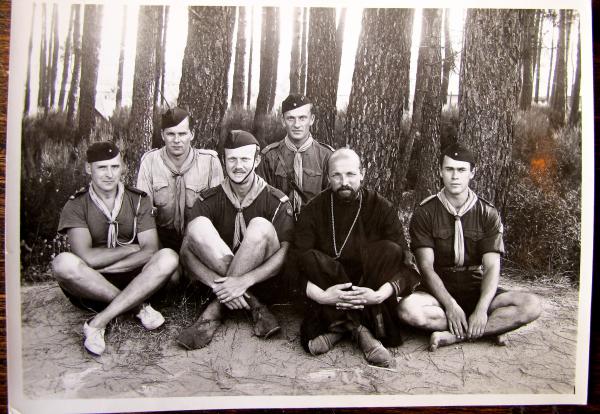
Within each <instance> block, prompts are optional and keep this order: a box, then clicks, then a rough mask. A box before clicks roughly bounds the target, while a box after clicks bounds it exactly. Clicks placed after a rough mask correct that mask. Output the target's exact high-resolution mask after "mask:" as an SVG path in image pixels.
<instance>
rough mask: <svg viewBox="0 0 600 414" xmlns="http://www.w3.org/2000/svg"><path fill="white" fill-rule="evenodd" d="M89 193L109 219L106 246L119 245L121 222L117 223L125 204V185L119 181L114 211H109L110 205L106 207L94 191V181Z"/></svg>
mask: <svg viewBox="0 0 600 414" xmlns="http://www.w3.org/2000/svg"><path fill="white" fill-rule="evenodd" d="M89 193H90V198H91V199H92V202H93V203H94V205H95V206H96V207H98V210H100V211H101V212H102V214H104V216H105V217H106V218H107V219H108V236H107V238H106V239H107V240H106V247H109V248H114V247H117V243H118V241H117V237H118V234H119V230H118V227H117V226H118V225H119V223H117V216H118V215H119V212H120V211H121V206H122V205H123V196H124V195H125V186H124V185H123V183H122V182H119V184H118V185H117V195H116V196H115V205H114V207H113V209H112V211H108V207H106V204H104V202H103V201H102V200H101V199H100V197H99V196H98V194H96V192H95V191H94V186H93V185H92V183H90V191H89Z"/></svg>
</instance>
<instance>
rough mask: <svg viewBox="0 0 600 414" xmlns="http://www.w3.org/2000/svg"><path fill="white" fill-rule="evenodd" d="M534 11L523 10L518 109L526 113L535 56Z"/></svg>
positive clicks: (528, 106)
mask: <svg viewBox="0 0 600 414" xmlns="http://www.w3.org/2000/svg"><path fill="white" fill-rule="evenodd" d="M535 12H536V11H535V10H533V9H531V10H523V11H522V16H523V24H522V28H523V34H522V37H521V69H522V78H521V79H522V80H523V81H522V84H521V97H520V102H519V108H520V109H521V110H523V111H527V110H528V109H529V108H531V101H532V98H533V64H534V59H533V58H534V56H535V52H534V50H535Z"/></svg>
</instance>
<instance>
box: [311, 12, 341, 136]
mask: <svg viewBox="0 0 600 414" xmlns="http://www.w3.org/2000/svg"><path fill="white" fill-rule="evenodd" d="M335 20H336V19H335V8H333V7H328V8H325V7H311V8H310V24H309V29H308V30H309V34H310V36H309V38H308V69H307V79H306V94H307V95H308V97H309V98H310V100H311V101H312V102H313V110H314V112H315V115H316V117H315V122H314V124H313V125H312V133H313V136H314V137H315V138H316V139H317V140H319V141H321V142H325V143H327V144H329V145H334V129H335V115H336V113H337V108H336V105H335V104H336V99H337V86H338V77H337V76H336V56H337V47H336V22H335ZM332 57H333V58H332Z"/></svg>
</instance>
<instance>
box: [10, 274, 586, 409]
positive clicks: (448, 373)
mask: <svg viewBox="0 0 600 414" xmlns="http://www.w3.org/2000/svg"><path fill="white" fill-rule="evenodd" d="M502 285H503V286H504V287H508V288H511V289H517V290H519V289H528V290H531V291H534V292H536V293H538V294H539V295H540V296H541V297H542V298H543V308H544V312H543V314H542V316H541V317H540V319H539V320H537V321H536V322H534V323H533V324H531V325H530V326H526V327H524V328H521V329H519V330H517V331H515V332H513V333H511V334H509V343H508V345H507V346H503V347H501V346H498V345H495V344H494V343H492V341H487V340H482V341H480V342H474V343H463V344H458V345H455V346H450V347H446V348H440V349H438V350H437V351H436V352H434V353H431V352H428V350H427V345H428V335H426V334H425V333H422V332H418V331H415V330H407V331H406V335H405V336H406V340H405V343H404V344H403V345H402V346H399V347H397V348H392V353H393V355H394V357H395V359H396V363H397V367H396V368H395V369H394V370H388V369H382V368H377V367H372V366H369V365H367V363H366V362H365V360H364V358H363V356H362V353H361V352H360V350H358V349H357V348H356V347H355V346H354V345H353V344H352V342H351V341H350V340H345V341H343V342H341V343H340V344H338V345H337V346H336V347H335V348H334V349H333V350H332V351H330V352H329V353H327V354H325V355H321V356H318V357H313V356H311V355H309V354H307V353H305V352H304V350H303V349H302V347H301V346H300V339H299V329H300V322H301V314H300V312H299V311H298V309H296V308H295V307H293V306H291V305H277V306H274V308H273V309H274V313H275V314H276V315H277V316H278V318H279V319H280V321H281V322H282V331H281V332H280V333H279V334H277V335H276V336H275V337H274V338H272V339H269V340H262V339H259V338H257V337H255V336H253V335H252V323H251V317H250V315H246V314H243V313H240V314H239V315H236V316H234V317H233V318H232V319H230V320H228V321H227V322H226V323H225V324H224V326H222V327H221V328H220V329H219V330H218V331H217V333H216V335H215V338H214V340H213V342H212V343H211V344H210V345H209V346H208V347H206V348H204V349H200V350H196V351H185V350H183V349H182V348H180V347H179V346H178V345H177V344H176V342H175V340H174V338H175V337H176V336H177V334H178V333H179V331H180V330H181V329H182V327H183V326H187V325H188V324H189V323H191V321H192V320H193V319H194V316H195V315H196V312H197V310H198V307H199V306H201V304H193V303H191V301H190V300H189V297H185V295H184V297H183V298H182V297H181V296H180V297H179V299H178V301H176V303H174V301H173V300H171V301H170V302H169V303H163V305H165V306H162V307H161V308H160V309H161V311H162V312H163V314H164V315H165V318H166V323H165V324H164V325H163V327H161V328H159V329H158V330H156V331H153V332H146V331H145V330H144V329H143V328H142V327H141V326H140V325H139V323H138V322H137V319H135V318H134V317H132V316H122V317H119V318H118V319H117V320H116V321H113V322H112V323H111V324H110V325H109V328H108V331H107V335H106V339H107V344H108V346H107V349H106V351H105V353H104V354H103V356H101V357H92V356H90V355H89V354H88V353H87V352H86V351H85V350H84V348H83V345H82V344H83V335H82V332H81V329H82V325H83V322H84V321H85V320H86V319H87V318H88V317H89V316H90V315H89V314H86V313H85V312H84V311H81V310H79V309H77V308H75V307H74V306H72V305H71V304H70V303H69V302H68V301H67V299H66V298H65V297H64V296H63V294H62V292H61V291H60V289H59V288H58V286H57V285H56V283H55V282H44V283H38V284H34V285H30V286H24V287H23V289H22V296H21V299H22V339H23V349H22V353H23V387H24V393H25V395H26V396H27V397H28V398H32V399H45V398H106V397H108V398H124V397H130V398H131V397H184V396H220V395H227V396H235V395H239V396H243V395H302V394H306V395H324V394H329V395H339V394H368V395H375V394H399V395H402V394H406V395H418V394H436V393H447V394H464V393H477V394H491V393H514V394H522V393H526V394H527V393H531V394H534V393H535V394H537V393H543V394H553V393H565V394H570V393H573V392H574V389H575V359H576V344H577V309H578V291H577V288H575V287H572V286H568V285H559V286H557V285H556V284H553V285H550V284H538V285H535V286H533V285H532V284H531V282H529V283H528V284H525V283H523V282H522V281H517V280H512V279H511V280H508V281H507V280H504V281H503V283H502Z"/></svg>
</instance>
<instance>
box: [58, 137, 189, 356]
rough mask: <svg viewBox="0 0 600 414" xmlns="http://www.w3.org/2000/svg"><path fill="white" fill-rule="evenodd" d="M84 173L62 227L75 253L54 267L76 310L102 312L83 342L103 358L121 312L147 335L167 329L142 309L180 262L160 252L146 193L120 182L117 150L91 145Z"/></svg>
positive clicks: (159, 318) (172, 254) (88, 325)
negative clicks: (86, 180) (111, 325)
mask: <svg viewBox="0 0 600 414" xmlns="http://www.w3.org/2000/svg"><path fill="white" fill-rule="evenodd" d="M85 170H86V172H87V173H88V174H89V175H90V176H91V183H90V185H89V187H87V188H85V189H83V190H81V191H79V192H78V193H76V194H75V195H74V196H71V199H70V200H69V201H67V204H65V206H64V208H63V210H62V212H61V215H60V221H59V225H58V231H59V232H66V233H67V235H68V237H69V243H70V244H71V253H61V254H59V255H58V256H56V258H55V259H54V260H53V261H52V268H53V271H54V276H55V277H56V279H57V281H58V284H59V285H60V287H61V288H62V289H63V291H64V293H65V295H66V296H67V297H68V298H69V300H70V301H71V302H72V303H73V304H74V305H76V306H78V307H80V308H82V309H89V310H93V311H96V312H98V314H97V315H96V316H94V317H93V318H92V319H90V320H88V321H87V322H86V323H85V324H84V325H83V335H84V337H85V342H84V346H85V348H86V349H87V350H88V351H89V352H91V353H93V354H96V355H100V354H102V352H104V349H105V347H106V344H105V341H104V331H105V328H106V325H107V324H108V322H110V321H111V320H112V319H113V318H115V317H116V316H117V315H120V314H122V313H123V312H126V311H128V310H134V312H136V316H137V317H138V318H139V319H140V321H141V322H142V325H144V327H145V328H146V329H156V328H158V327H159V326H160V325H162V324H163V322H164V321H165V320H164V318H163V316H162V315H161V314H160V313H159V312H157V311H155V310H154V309H152V307H151V306H150V305H149V304H142V302H143V301H144V300H146V299H147V298H149V297H150V296H151V295H152V294H153V293H155V292H156V291H157V290H158V289H159V288H160V287H161V286H162V285H163V284H164V283H165V282H166V281H167V279H168V278H169V277H170V276H171V274H172V273H173V272H174V271H175V269H176V268H177V266H178V262H179V260H178V257H177V253H175V252H174V251H173V250H171V249H162V250H159V248H158V246H159V242H158V235H157V233H156V227H155V223H154V218H153V217H152V215H151V211H152V205H151V204H150V202H149V200H148V198H147V197H146V193H144V192H143V191H140V190H137V189H135V188H130V187H126V186H125V185H123V183H122V182H121V174H122V171H123V162H122V160H121V155H120V154H119V149H118V148H117V147H116V146H115V145H114V144H112V143H110V142H106V141H104V142H97V143H94V144H92V145H90V147H89V148H88V150H87V162H86V164H85Z"/></svg>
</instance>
